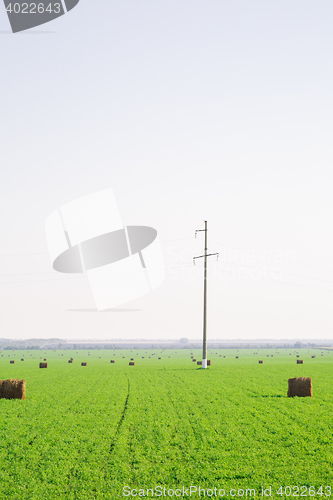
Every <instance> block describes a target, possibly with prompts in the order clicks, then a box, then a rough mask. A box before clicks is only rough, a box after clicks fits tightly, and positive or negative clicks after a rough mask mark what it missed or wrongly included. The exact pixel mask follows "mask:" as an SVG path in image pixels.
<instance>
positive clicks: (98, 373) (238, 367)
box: [0, 349, 333, 500]
mask: <svg viewBox="0 0 333 500" xmlns="http://www.w3.org/2000/svg"><path fill="white" fill-rule="evenodd" d="M153 352H154V353H155V354H154V355H153ZM45 353H46V354H45ZM254 353H256V354H254ZM1 354H2V357H0V378H1V379H7V378H19V379H25V380H26V400H5V399H1V400H0V411H1V424H0V465H1V466H0V479H1V480H0V499H1V500H4V499H17V500H25V499H26V500H35V499H36V500H37V499H38V500H42V499H43V500H53V499H58V500H59V499H60V500H62V499H64V500H71V499H80V500H89V499H116V498H126V497H129V498H133V496H135V495H137V496H138V497H143V496H145V497H147V493H148V496H150V497H152V496H154V497H155V496H161V497H163V498H165V497H168V496H169V497H171V496H173V497H176V496H182V497H184V498H186V497H187V496H189V495H190V493H192V494H191V498H199V491H198V490H197V491H195V490H194V488H195V487H197V488H199V486H200V487H201V488H202V490H205V498H207V497H215V496H216V497H219V498H221V497H222V496H224V497H229V498H231V497H237V498H240V497H242V496H247V497H249V496H252V497H253V496H257V497H258V496H264V497H267V496H269V493H270V492H271V495H270V496H271V498H286V497H287V496H291V497H295V496H300V497H301V496H303V497H304V496H306V497H314V498H326V497H328V496H329V494H330V489H329V488H328V487H330V486H333V484H332V483H333V473H332V467H333V453H332V451H333V448H332V433H333V422H332V415H333V404H332V398H333V390H332V380H333V353H332V352H331V353H329V352H328V351H327V350H325V351H323V355H321V351H318V350H314V349H312V350H307V349H301V350H299V355H300V359H303V360H304V364H303V365H297V364H296V352H295V351H294V350H285V349H280V351H279V353H277V352H275V351H274V350H272V349H269V350H259V351H251V350H248V349H246V350H245V349H244V350H241V349H240V350H239V351H235V350H230V349H228V350H216V349H214V350H211V352H210V353H209V356H208V358H209V359H211V361H212V366H211V367H209V368H208V369H207V370H202V369H201V368H199V367H198V366H197V365H196V363H194V362H192V360H191V358H190V350H188V349H186V350H185V349H181V350H178V351H177V352H176V351H175V350H164V351H161V350H155V351H145V350H134V349H133V350H132V351H130V350H122V351H120V350H115V351H105V350H100V351H97V350H92V351H90V355H88V352H87V351H79V352H78V353H76V352H75V351H56V352H52V351H42V352H40V351H30V352H29V353H28V352H27V351H15V353H14V352H12V351H2V353H1ZM14 354H15V355H14ZM193 354H194V357H195V358H197V359H201V357H200V356H201V351H199V350H194V353H193ZM314 354H315V355H316V358H311V355H314ZM23 355H24V359H25V361H21V358H23ZM272 355H273V356H272ZM71 356H72V357H73V358H74V361H73V363H72V364H70V363H68V359H69V358H70V357H71ZM223 356H225V358H224V357H223ZM236 356H239V359H236ZM143 357H144V359H142V358H143ZM158 357H161V358H162V359H158ZM40 358H41V359H40ZM44 358H47V362H48V368H47V369H40V368H39V367H38V366H39V362H40V361H43V359H44ZM130 358H134V361H135V366H129V361H130ZM111 359H115V361H116V362H115V363H114V364H111V363H110V360H111ZM259 359H262V360H263V361H264V363H263V364H259V363H258V360H259ZM10 360H15V364H10ZM84 361H87V362H88V365H87V366H86V367H83V366H81V362H84ZM298 376H305V377H312V382H313V397H312V398H297V397H296V398H288V397H287V390H288V378H291V377H298ZM125 486H127V487H128V488H126V489H125V490H124V487H125ZM156 486H159V487H160V489H157V490H154V488H155V487H156ZM190 486H192V487H193V488H192V490H191V491H190V490H189V488H190ZM281 486H282V489H280V487H281ZM288 486H289V487H290V489H289V488H288ZM183 487H184V488H185V493H184V490H183ZM262 487H264V489H265V490H266V491H265V492H266V495H262ZM310 487H313V488H312V489H311V488H310ZM163 488H166V489H165V490H163ZM214 488H216V490H215V491H214ZM269 488H271V490H269ZM297 488H298V489H297ZM302 488H303V489H302ZM147 489H148V492H147ZM151 489H153V490H151ZM250 489H254V492H253V491H252V493H251V492H249V491H246V490H250ZM169 490H170V491H169ZM168 491H169V492H168ZM172 491H173V492H174V493H172ZM223 491H224V492H225V493H224V494H223ZM130 492H131V493H130ZM159 492H161V495H159ZM212 492H213V494H211V493H212ZM219 492H220V493H219ZM242 492H243V493H242ZM280 493H282V495H281V494H280ZM180 494H181V495H180ZM128 495H131V496H128ZM200 498H204V495H203V491H201V493H200Z"/></svg>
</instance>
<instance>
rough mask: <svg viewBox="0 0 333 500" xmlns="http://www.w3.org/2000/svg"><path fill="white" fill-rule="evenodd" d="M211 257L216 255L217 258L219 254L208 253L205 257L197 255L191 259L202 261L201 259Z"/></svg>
mask: <svg viewBox="0 0 333 500" xmlns="http://www.w3.org/2000/svg"><path fill="white" fill-rule="evenodd" d="M212 255H217V256H219V253H218V252H217V253H208V254H207V255H199V256H198V257H193V260H195V259H202V258H203V257H211V256H212Z"/></svg>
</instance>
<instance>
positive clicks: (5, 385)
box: [0, 379, 25, 399]
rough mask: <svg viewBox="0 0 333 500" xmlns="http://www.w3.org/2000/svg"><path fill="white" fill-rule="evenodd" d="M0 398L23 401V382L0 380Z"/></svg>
mask: <svg viewBox="0 0 333 500" xmlns="http://www.w3.org/2000/svg"><path fill="white" fill-rule="evenodd" d="M0 398H2V399H25V380H18V379H8V380H0Z"/></svg>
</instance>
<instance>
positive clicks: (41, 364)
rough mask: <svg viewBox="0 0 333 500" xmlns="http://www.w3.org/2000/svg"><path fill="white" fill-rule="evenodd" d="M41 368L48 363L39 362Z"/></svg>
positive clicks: (45, 366)
mask: <svg viewBox="0 0 333 500" xmlns="http://www.w3.org/2000/svg"><path fill="white" fill-rule="evenodd" d="M39 368H47V363H39Z"/></svg>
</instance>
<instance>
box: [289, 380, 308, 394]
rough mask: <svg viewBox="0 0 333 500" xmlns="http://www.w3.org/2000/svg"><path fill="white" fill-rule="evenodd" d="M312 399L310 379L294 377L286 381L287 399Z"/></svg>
mask: <svg viewBox="0 0 333 500" xmlns="http://www.w3.org/2000/svg"><path fill="white" fill-rule="evenodd" d="M294 396H298V397H307V396H309V397H312V378H310V377H295V378H290V379H289V380H288V397H289V398H293V397H294Z"/></svg>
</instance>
